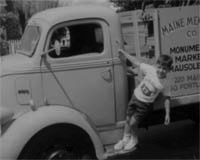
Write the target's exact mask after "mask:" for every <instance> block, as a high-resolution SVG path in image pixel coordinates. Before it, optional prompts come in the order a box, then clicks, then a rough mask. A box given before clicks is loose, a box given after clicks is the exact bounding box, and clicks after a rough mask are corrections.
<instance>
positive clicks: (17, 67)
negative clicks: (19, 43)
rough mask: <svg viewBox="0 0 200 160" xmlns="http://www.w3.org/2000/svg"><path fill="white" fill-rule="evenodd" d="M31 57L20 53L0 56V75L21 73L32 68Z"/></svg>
mask: <svg viewBox="0 0 200 160" xmlns="http://www.w3.org/2000/svg"><path fill="white" fill-rule="evenodd" d="M32 59H33V58H30V57H27V56H25V55H21V54H11V55H7V56H3V57H1V58H0V77H3V76H5V75H9V74H14V73H21V72H23V71H25V70H28V69H30V68H32V65H33V62H32Z"/></svg>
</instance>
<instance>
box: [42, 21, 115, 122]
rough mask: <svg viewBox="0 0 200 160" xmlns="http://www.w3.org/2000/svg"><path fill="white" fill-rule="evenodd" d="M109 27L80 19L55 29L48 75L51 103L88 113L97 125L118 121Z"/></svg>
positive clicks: (49, 41) (46, 83)
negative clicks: (71, 105)
mask: <svg viewBox="0 0 200 160" xmlns="http://www.w3.org/2000/svg"><path fill="white" fill-rule="evenodd" d="M108 35H109V29H108V25H107V23H106V22H105V21H103V20H96V19H90V20H78V21H73V22H67V23H62V24H59V25H56V26H55V27H53V28H52V30H51V31H50V33H49V36H48V38H47V47H46V49H51V48H52V47H53V46H54V45H60V46H61V49H60V52H59V53H58V52H55V51H52V52H50V53H49V54H48V56H47V63H48V65H49V69H48V71H47V73H46V74H45V76H44V80H43V81H44V86H45V87H44V88H45V96H46V99H47V102H48V103H49V104H60V105H68V104H70V101H71V103H73V105H74V106H75V108H77V109H78V110H80V111H82V112H84V113H85V114H87V115H88V116H89V117H90V118H91V119H92V120H93V121H94V122H95V123H96V125H105V124H113V123H114V122H115V108H114V86H113V65H112V56H111V48H110V46H111V45H110V41H109V36H108Z"/></svg>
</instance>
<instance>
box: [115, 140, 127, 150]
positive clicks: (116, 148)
mask: <svg viewBox="0 0 200 160" xmlns="http://www.w3.org/2000/svg"><path fill="white" fill-rule="evenodd" d="M128 142H129V141H128V140H127V141H125V140H123V139H122V140H120V141H119V142H118V143H117V144H115V145H114V149H115V150H122V149H123V148H124V146H125V145H126V144H128Z"/></svg>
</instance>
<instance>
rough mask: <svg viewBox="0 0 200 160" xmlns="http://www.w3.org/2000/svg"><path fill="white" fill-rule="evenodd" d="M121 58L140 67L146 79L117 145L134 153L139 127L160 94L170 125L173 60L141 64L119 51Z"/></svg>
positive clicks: (166, 57) (130, 107)
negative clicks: (169, 81)
mask: <svg viewBox="0 0 200 160" xmlns="http://www.w3.org/2000/svg"><path fill="white" fill-rule="evenodd" d="M119 55H120V57H124V58H126V59H128V60H129V61H130V62H131V63H132V64H133V65H135V66H136V67H139V69H140V71H141V72H142V73H143V74H144V78H143V79H142V80H141V82H140V84H139V85H138V86H137V87H136V88H135V90H134V92H133V95H132V98H131V100H130V102H129V105H128V109H127V117H126V124H125V128H124V135H123V138H122V140H120V141H119V142H118V143H117V144H115V146H114V149H115V150H123V151H125V152H126V151H127V152H128V151H133V150H135V149H136V145H137V144H138V135H137V130H138V125H139V124H140V123H142V122H143V121H144V120H145V119H146V118H147V117H148V115H149V114H150V113H151V112H152V110H153V103H154V101H155V99H156V97H157V96H158V95H159V93H162V94H163V95H164V97H165V102H164V105H165V111H166V115H165V122H164V124H165V125H168V124H169V123H170V91H169V87H166V86H165V81H166V77H167V73H168V72H169V71H170V70H171V67H172V63H173V60H172V58H171V57H170V56H169V55H160V57H159V58H158V59H157V62H156V65H155V66H152V65H149V64H145V63H140V62H139V61H138V60H137V59H136V58H135V57H133V56H131V55H129V54H128V53H127V52H125V51H124V50H121V49H120V50H119Z"/></svg>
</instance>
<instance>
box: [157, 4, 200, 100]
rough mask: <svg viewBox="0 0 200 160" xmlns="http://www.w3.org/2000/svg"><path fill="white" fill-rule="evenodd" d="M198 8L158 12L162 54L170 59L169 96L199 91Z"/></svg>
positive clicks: (169, 9) (199, 21)
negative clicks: (170, 57)
mask: <svg viewBox="0 0 200 160" xmlns="http://www.w3.org/2000/svg"><path fill="white" fill-rule="evenodd" d="M199 9H200V8H199V7H198V6H195V7H194V6H192V7H180V8H167V9H161V10H159V18H160V36H161V52H162V54H170V56H172V57H173V60H174V64H173V70H172V72H171V73H170V81H169V83H170V86H171V93H172V96H184V95H188V94H196V93H199V92H200V39H199V33H200V32H199V30H200V17H199Z"/></svg>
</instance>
